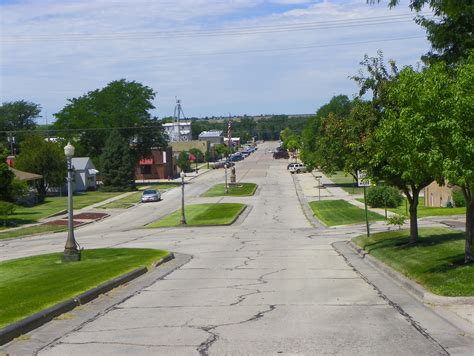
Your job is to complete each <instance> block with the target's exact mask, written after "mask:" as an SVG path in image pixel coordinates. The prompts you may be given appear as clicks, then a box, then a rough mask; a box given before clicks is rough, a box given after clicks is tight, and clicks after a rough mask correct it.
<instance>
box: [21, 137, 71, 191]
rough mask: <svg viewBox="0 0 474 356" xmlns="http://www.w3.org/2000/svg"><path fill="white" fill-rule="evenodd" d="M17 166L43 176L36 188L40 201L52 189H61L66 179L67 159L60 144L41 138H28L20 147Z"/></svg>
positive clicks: (36, 183) (37, 182) (36, 182)
mask: <svg viewBox="0 0 474 356" xmlns="http://www.w3.org/2000/svg"><path fill="white" fill-rule="evenodd" d="M20 152H21V153H20V155H19V156H18V157H17V159H16V161H15V166H16V167H17V168H18V169H19V170H22V171H26V172H31V173H36V174H41V175H42V176H43V179H41V180H36V181H35V186H36V189H37V191H38V195H39V198H40V200H42V199H44V197H45V195H46V192H47V191H48V189H49V188H50V187H61V186H62V185H63V184H64V182H65V177H66V168H67V167H66V157H65V156H64V150H63V147H62V145H61V144H60V143H58V142H52V141H47V140H45V139H44V138H43V137H41V136H36V135H32V136H28V137H26V138H25V139H24V140H23V142H22V143H21V145H20Z"/></svg>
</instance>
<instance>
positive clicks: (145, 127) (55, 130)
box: [0, 124, 163, 134]
mask: <svg viewBox="0 0 474 356" xmlns="http://www.w3.org/2000/svg"><path fill="white" fill-rule="evenodd" d="M162 127H163V126H162V124H160V125H147V126H128V127H125V126H124V127H87V128H74V129H66V128H59V129H56V128H53V129H36V130H0V134H13V133H16V134H19V133H30V134H41V133H46V134H47V133H55V132H79V133H80V132H86V131H106V130H107V131H110V130H112V129H117V130H149V129H158V128H162Z"/></svg>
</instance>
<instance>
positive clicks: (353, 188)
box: [328, 172, 364, 194]
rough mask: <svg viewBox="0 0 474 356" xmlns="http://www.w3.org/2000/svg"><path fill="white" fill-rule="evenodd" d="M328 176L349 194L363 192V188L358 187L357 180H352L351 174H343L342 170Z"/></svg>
mask: <svg viewBox="0 0 474 356" xmlns="http://www.w3.org/2000/svg"><path fill="white" fill-rule="evenodd" d="M328 178H329V179H330V180H332V181H333V182H334V184H335V185H336V186H337V187H339V188H342V189H344V190H345V191H346V192H348V193H349V194H364V188H363V187H358V186H357V182H354V178H352V176H351V175H348V174H345V173H344V172H336V173H335V174H333V175H332V176H329V177H328Z"/></svg>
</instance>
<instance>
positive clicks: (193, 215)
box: [147, 203, 245, 228]
mask: <svg viewBox="0 0 474 356" xmlns="http://www.w3.org/2000/svg"><path fill="white" fill-rule="evenodd" d="M244 209H245V205H244V204H234V203H232V204H231V203H220V204H195V205H186V206H185V208H184V212H185V215H186V223H187V224H186V225H185V226H202V225H229V224H231V223H232V222H234V220H235V219H236V218H237V217H238V216H239V215H240V213H241V212H242V211H243V210H244ZM180 217H181V210H177V211H175V212H173V213H171V214H170V215H167V216H165V217H164V218H163V219H160V220H158V221H155V222H153V223H151V224H149V225H147V227H152V228H154V227H173V226H182V225H181V224H180Z"/></svg>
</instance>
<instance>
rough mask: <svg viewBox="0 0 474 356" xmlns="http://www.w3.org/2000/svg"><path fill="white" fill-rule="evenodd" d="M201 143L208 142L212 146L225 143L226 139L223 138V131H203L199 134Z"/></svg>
mask: <svg viewBox="0 0 474 356" xmlns="http://www.w3.org/2000/svg"><path fill="white" fill-rule="evenodd" d="M198 138H199V141H207V142H209V144H210V146H211V147H212V146H213V145H217V144H221V143H224V137H223V136H222V131H218V130H211V131H203V132H201V133H200V134H199V137H198Z"/></svg>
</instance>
